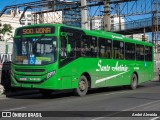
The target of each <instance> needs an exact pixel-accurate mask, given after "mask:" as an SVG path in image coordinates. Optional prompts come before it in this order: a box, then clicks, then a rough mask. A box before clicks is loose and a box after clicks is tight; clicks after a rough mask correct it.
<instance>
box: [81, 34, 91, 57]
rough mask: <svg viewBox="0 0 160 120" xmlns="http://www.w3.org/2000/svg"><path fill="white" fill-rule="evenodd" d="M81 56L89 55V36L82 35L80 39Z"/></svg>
mask: <svg viewBox="0 0 160 120" xmlns="http://www.w3.org/2000/svg"><path fill="white" fill-rule="evenodd" d="M81 48H82V50H81V56H90V37H89V36H86V35H83V36H82V41H81Z"/></svg>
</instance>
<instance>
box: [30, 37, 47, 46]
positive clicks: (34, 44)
mask: <svg viewBox="0 0 160 120" xmlns="http://www.w3.org/2000/svg"><path fill="white" fill-rule="evenodd" d="M43 37H45V35H41V36H40V37H39V38H38V40H36V41H35V42H34V43H33V48H35V46H36V43H37V42H38V41H40V40H41V39H42V38H43Z"/></svg>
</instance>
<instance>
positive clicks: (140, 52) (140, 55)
mask: <svg viewBox="0 0 160 120" xmlns="http://www.w3.org/2000/svg"><path fill="white" fill-rule="evenodd" d="M136 60H140V61H144V46H143V45H136Z"/></svg>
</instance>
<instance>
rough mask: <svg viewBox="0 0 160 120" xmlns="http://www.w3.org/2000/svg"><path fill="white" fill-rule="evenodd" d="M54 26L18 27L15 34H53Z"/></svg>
mask: <svg viewBox="0 0 160 120" xmlns="http://www.w3.org/2000/svg"><path fill="white" fill-rule="evenodd" d="M54 31H55V29H54V27H46V26H45V27H30V28H21V29H18V31H17V35H33V34H53V33H54Z"/></svg>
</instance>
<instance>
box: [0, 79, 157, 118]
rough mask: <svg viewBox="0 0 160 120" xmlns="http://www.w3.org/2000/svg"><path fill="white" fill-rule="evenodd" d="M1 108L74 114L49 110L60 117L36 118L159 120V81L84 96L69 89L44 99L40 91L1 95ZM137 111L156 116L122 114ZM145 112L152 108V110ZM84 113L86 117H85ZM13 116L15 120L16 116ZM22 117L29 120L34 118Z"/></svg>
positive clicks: (103, 90) (105, 89)
mask: <svg viewBox="0 0 160 120" xmlns="http://www.w3.org/2000/svg"><path fill="white" fill-rule="evenodd" d="M0 111H12V112H13V111H19V112H24V111H34V112H35V111H73V114H72V112H71V114H70V113H67V112H66V114H67V115H68V114H69V116H70V115H71V116H72V117H69V116H68V117H62V116H63V115H66V114H65V112H59V113H58V114H56V113H51V115H53V114H55V115H58V116H61V117H54V118H51V117H47V118H37V119H38V120H39V119H40V120H41V119H42V120H45V119H52V120H56V119H58V120H59V119H60V120H81V119H83V120H108V119H110V120H128V119H129V120H130V119H131V120H159V119H160V117H158V116H156V113H155V111H159V112H158V113H160V82H148V83H144V84H142V85H140V86H139V87H138V88H137V89H136V90H129V89H126V88H123V87H112V88H103V89H95V90H91V91H89V93H88V94H87V95H86V96H84V97H78V96H74V95H73V93H72V92H65V93H63V92H61V93H53V94H52V96H51V97H49V98H45V97H43V96H42V95H41V94H39V93H34V94H29V95H23V96H15V97H5V96H1V97H0ZM75 111H82V112H75ZM87 111H90V112H87ZM91 111H94V112H91ZM98 111H101V112H98ZM107 111H108V112H107ZM109 111H112V112H109ZM126 111H129V112H126ZM136 111H140V112H138V113H139V114H141V112H142V113H144V111H145V113H147V114H151V113H152V111H153V113H154V114H155V116H154V115H153V114H152V115H151V117H145V116H143V117H131V116H127V117H125V114H129V115H130V114H132V115H134V114H136V113H137V112H136ZM146 111H151V113H149V112H146ZM98 113H100V114H103V116H101V115H98ZM86 115H88V116H87V117H86ZM92 115H93V116H92ZM123 115H124V117H123ZM53 116H54V115H53ZM106 116H107V117H106ZM1 119H9V118H1ZM12 119H15V120H17V119H18V118H12ZM19 119H22V118H19ZM23 119H29V120H31V119H33V118H23ZM34 119H35V118H34Z"/></svg>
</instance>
